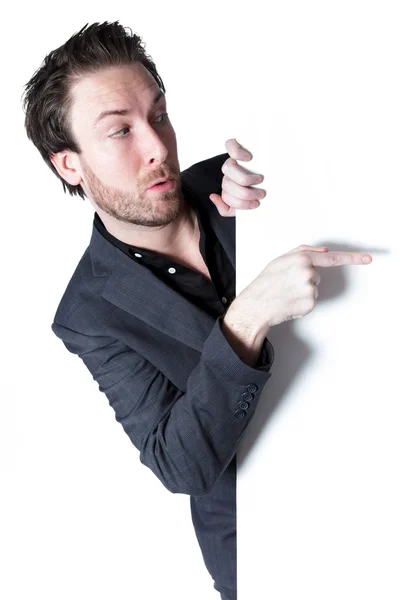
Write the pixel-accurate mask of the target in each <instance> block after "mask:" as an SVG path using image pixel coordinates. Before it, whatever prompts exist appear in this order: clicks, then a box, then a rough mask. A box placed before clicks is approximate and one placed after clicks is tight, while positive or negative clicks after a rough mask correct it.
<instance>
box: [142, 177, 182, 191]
mask: <svg viewBox="0 0 400 600" xmlns="http://www.w3.org/2000/svg"><path fill="white" fill-rule="evenodd" d="M174 187H175V179H173V178H170V179H163V180H159V182H158V183H155V184H153V185H152V186H151V187H149V188H147V191H148V192H158V193H161V192H168V191H169V190H172V189H173V188H174Z"/></svg>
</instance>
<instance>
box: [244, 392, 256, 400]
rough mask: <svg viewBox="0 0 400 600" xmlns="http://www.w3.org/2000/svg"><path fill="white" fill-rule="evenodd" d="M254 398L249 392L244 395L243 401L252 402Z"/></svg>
mask: <svg viewBox="0 0 400 600" xmlns="http://www.w3.org/2000/svg"><path fill="white" fill-rule="evenodd" d="M253 398H254V396H253V394H249V392H245V393H244V394H242V400H244V401H245V402H251V401H252V400H253Z"/></svg>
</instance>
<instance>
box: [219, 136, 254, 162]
mask: <svg viewBox="0 0 400 600" xmlns="http://www.w3.org/2000/svg"><path fill="white" fill-rule="evenodd" d="M225 148H226V149H227V151H228V154H229V155H230V156H231V157H232V158H234V159H235V160H251V159H252V158H253V155H252V154H251V152H249V151H248V150H246V148H245V147H244V146H242V145H241V144H239V142H238V141H237V139H236V138H232V139H230V140H227V141H226V142H225Z"/></svg>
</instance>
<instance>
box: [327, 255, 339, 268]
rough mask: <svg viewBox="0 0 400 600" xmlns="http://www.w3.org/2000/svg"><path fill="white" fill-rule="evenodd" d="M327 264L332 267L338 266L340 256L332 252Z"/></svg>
mask: <svg viewBox="0 0 400 600" xmlns="http://www.w3.org/2000/svg"><path fill="white" fill-rule="evenodd" d="M329 262H330V264H331V265H332V266H335V265H338V264H339V263H340V256H339V255H338V254H336V252H333V253H332V254H331V256H330V257H329Z"/></svg>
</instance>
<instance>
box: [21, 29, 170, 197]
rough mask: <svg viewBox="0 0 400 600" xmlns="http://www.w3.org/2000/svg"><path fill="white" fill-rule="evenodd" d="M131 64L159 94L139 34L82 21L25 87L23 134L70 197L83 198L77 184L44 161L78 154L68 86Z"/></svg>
mask: <svg viewBox="0 0 400 600" xmlns="http://www.w3.org/2000/svg"><path fill="white" fill-rule="evenodd" d="M127 30H129V32H130V33H128V32H127ZM135 62H140V63H142V64H143V66H144V67H145V68H146V69H147V70H148V71H149V72H150V73H151V75H152V76H153V77H154V79H155V80H156V81H157V83H158V85H159V87H160V88H161V89H162V91H163V92H164V93H165V91H166V90H165V87H164V83H163V81H162V79H161V77H160V76H159V74H158V72H157V69H156V66H155V64H154V62H153V60H152V58H151V56H149V55H148V54H147V52H146V51H145V44H144V43H142V39H141V38H140V36H138V35H136V34H132V30H131V29H130V28H129V27H123V26H122V25H120V24H119V22H118V21H115V22H114V23H108V22H107V21H105V22H104V23H93V24H92V25H90V26H88V24H86V25H85V26H84V27H83V28H82V29H81V30H80V31H78V33H75V34H74V35H73V36H72V37H71V38H70V39H69V40H68V41H67V42H65V44H63V45H62V46H60V47H59V48H57V49H56V50H53V51H52V52H50V53H49V54H48V55H47V56H46V57H45V59H44V61H43V63H42V65H41V66H40V68H39V69H38V70H37V71H36V72H35V73H34V75H33V77H32V78H31V79H30V80H29V81H28V83H27V84H26V85H25V91H24V94H25V97H24V99H23V108H24V111H25V113H26V114H25V129H26V133H27V136H28V138H29V139H30V140H31V141H32V142H33V143H34V145H35V146H36V148H37V149H38V150H39V152H40V154H41V155H42V157H43V159H44V161H45V162H46V164H47V165H48V166H49V167H50V169H51V170H52V171H53V173H55V175H57V177H58V178H59V179H60V180H61V181H62V184H63V188H64V192H66V191H67V190H68V191H69V193H70V194H71V195H75V194H79V196H81V197H82V198H84V197H85V193H84V191H83V189H82V187H81V186H80V185H70V184H69V183H67V182H66V181H65V180H64V179H63V178H62V177H61V176H60V175H59V174H58V172H57V169H56V168H55V167H54V165H53V164H52V162H51V160H50V156H51V155H52V154H55V153H57V152H60V151H62V150H66V149H69V150H72V151H73V152H77V153H80V152H81V150H80V148H79V146H78V144H77V142H76V141H75V140H74V138H73V135H72V132H71V128H70V125H69V122H68V115H69V111H70V109H71V105H72V98H71V96H70V93H69V91H70V88H71V84H72V83H74V82H76V81H77V80H78V79H79V78H80V77H82V76H83V75H85V74H87V73H94V72H96V71H98V70H99V69H100V68H102V67H106V66H117V65H118V66H119V65H121V66H122V65H129V64H133V63H135Z"/></svg>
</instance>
